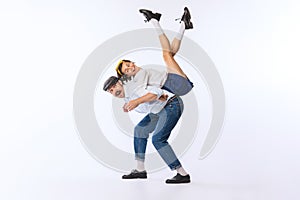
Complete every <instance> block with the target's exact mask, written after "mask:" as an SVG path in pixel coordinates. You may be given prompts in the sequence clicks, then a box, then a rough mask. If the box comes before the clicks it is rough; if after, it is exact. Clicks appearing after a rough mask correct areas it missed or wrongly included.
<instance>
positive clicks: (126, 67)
mask: <svg viewBox="0 0 300 200" xmlns="http://www.w3.org/2000/svg"><path fill="white" fill-rule="evenodd" d="M121 70H122V73H123V74H126V75H127V76H134V75H135V74H136V73H137V71H138V70H137V66H136V65H135V64H134V62H125V61H124V62H123V63H122V68H121Z"/></svg>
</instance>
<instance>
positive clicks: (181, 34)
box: [175, 22, 185, 40]
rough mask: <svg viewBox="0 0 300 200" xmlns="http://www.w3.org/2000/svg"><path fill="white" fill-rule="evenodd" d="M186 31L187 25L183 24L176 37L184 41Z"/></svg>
mask: <svg viewBox="0 0 300 200" xmlns="http://www.w3.org/2000/svg"><path fill="white" fill-rule="evenodd" d="M184 31H185V24H184V22H181V23H180V28H179V32H178V33H177V35H176V36H175V37H176V38H177V39H178V40H182V38H183V34H184Z"/></svg>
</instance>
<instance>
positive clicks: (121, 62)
mask: <svg viewBox="0 0 300 200" xmlns="http://www.w3.org/2000/svg"><path fill="white" fill-rule="evenodd" d="M123 62H131V61H130V60H126V59H123V60H120V61H119V62H118V64H117V67H116V71H117V75H118V78H121V77H122V76H123V75H124V73H123V72H122V64H123Z"/></svg>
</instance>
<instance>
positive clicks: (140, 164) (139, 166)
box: [136, 160, 145, 172]
mask: <svg viewBox="0 0 300 200" xmlns="http://www.w3.org/2000/svg"><path fill="white" fill-rule="evenodd" d="M136 169H137V170H138V171H140V172H141V171H144V170H145V164H144V161H141V160H137V166H136Z"/></svg>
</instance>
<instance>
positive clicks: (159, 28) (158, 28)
mask: <svg viewBox="0 0 300 200" xmlns="http://www.w3.org/2000/svg"><path fill="white" fill-rule="evenodd" d="M150 22H151V23H152V24H153V26H154V28H155V30H156V32H157V34H158V35H162V34H164V30H163V29H162V28H161V26H160V24H159V21H157V20H156V19H154V18H152V19H151V20H150Z"/></svg>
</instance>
